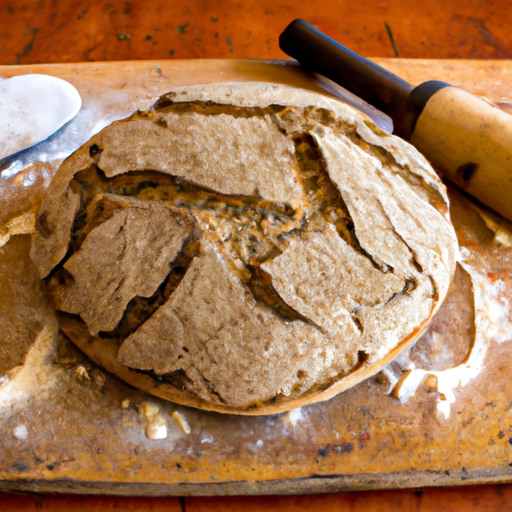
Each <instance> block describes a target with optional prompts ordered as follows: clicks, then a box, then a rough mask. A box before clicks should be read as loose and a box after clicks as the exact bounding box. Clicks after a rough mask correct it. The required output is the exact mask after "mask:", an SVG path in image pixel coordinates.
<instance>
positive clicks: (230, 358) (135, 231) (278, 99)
mask: <svg viewBox="0 0 512 512" xmlns="http://www.w3.org/2000/svg"><path fill="white" fill-rule="evenodd" d="M119 196H131V197H119ZM447 204H448V200H447V196H446V192H445V189H444V186H443V185H442V183H441V182H440V181H439V179H438V178H437V176H436V175H435V173H434V171H433V170H432V168H431V167H430V166H429V165H428V163H427V162H426V161H425V159H424V158H423V157H422V156H421V155H419V154H418V153H417V152H416V151H415V150H414V149H413V148H412V147H411V146H409V145H408V144H407V143H405V142H404V141H402V140H400V139H397V138H396V137H393V136H390V135H388V134H386V133H384V132H382V131H381V130H380V129H378V128H377V127H376V126H374V125H373V124H372V123H371V121H369V120H368V119H367V118H365V117H364V116H363V115H361V114H359V113H358V112H356V111H355V110H353V109H352V108H350V107H348V106H347V105H345V104H342V103H339V102H337V101H335V100H332V99H330V98H327V97H323V96H320V95H318V94H315V93H310V92H306V91H302V90H299V89H294V88H290V87H285V86H276V85H271V84H254V83H246V84H236V85H233V84H216V85H209V86H202V87H190V88H182V89H178V90H175V91H173V92H171V93H169V94H167V95H165V96H163V97H162V98H160V100H159V101H158V102H157V103H156V104H155V105H154V107H153V108H152V109H150V110H149V111H147V112H140V113H137V114H134V115H133V116H132V117H130V118H128V119H126V120H124V121H120V122H117V123H114V124H113V125H111V126H109V127H107V128H105V129H104V130H103V131H102V132H101V133H99V134H98V135H97V136H95V137H93V138H92V139H91V140H90V141H89V142H88V143H87V144H85V145H84V146H83V147H82V148H81V149H79V150H78V151H77V152H76V153H75V154H74V155H72V156H71V157H70V158H69V159H68V160H66V161H65V162H64V163H63V165H62V166H61V168H60V169H59V172H58V173H57V176H56V178H55V180H54V182H53V183H52V187H51V192H50V195H49V197H48V199H47V201H46V203H45V204H44V205H43V207H42V209H41V211H40V212H39V216H38V218H39V222H38V226H37V229H38V233H37V234H36V236H35V237H34V243H33V248H32V256H33V259H34V261H35V262H36V264H37V265H38V267H39V269H40V273H41V276H42V277H43V278H47V279H46V281H47V289H48V291H49V293H50V295H51V296H52V298H53V301H54V304H55V305H56V307H57V308H58V309H59V310H61V311H64V312H66V313H69V314H74V315H80V317H81V318H82V320H83V321H84V322H85V323H86V325H87V327H88V330H89V333H90V334H91V335H93V336H97V335H100V336H101V337H102V338H103V339H104V343H105V344H117V345H118V346H119V353H118V362H119V363H120V364H121V365H123V366H124V367H128V368H132V369H134V370H137V371H144V372H147V373H148V375H153V376H154V377H155V378H157V379H163V381H165V382H167V383H170V384H171V385H173V386H175V387H176V388H177V390H178V392H181V393H182V395H183V399H182V403H194V404H195V403H196V401H195V400H192V399H190V400H188V399H187V397H199V398H200V400H201V401H202V403H204V404H206V407H207V408H208V404H211V408H214V409H217V410H219V409H220V410H226V411H230V410H241V409H242V410H243V409H244V408H265V407H267V406H268V404H270V403H284V402H286V403H289V405H290V408H293V407H294V406H296V404H297V403H298V401H300V398H301V397H302V396H304V395H311V394H315V393H320V392H323V391H325V390H327V389H330V388H332V387H333V386H336V383H338V382H339V381H340V380H342V379H343V378H344V377H345V376H347V375H349V374H350V373H351V372H353V371H354V369H355V368H357V367H358V365H360V364H361V363H362V362H363V361H366V362H370V363H371V362H374V361H376V360H378V359H379V358H381V357H383V356H385V355H386V354H388V353H389V352H390V351H392V350H394V349H395V348H396V347H397V346H398V345H399V344H400V343H401V342H402V341H403V340H405V339H406V338H409V337H411V335H413V334H414V333H415V332H417V331H418V330H419V329H421V328H422V327H423V326H424V325H425V322H426V321H427V320H428V319H429V318H431V316H432V315H433V313H434V311H435V310H436V309H437V308H438V307H439V304H440V302H441V300H442V299H443V298H444V296H445V295H446V292H447V289H448V285H449V281H450V276H451V274H452V273H453V270H454V265H455V259H456V256H457V254H458V251H457V243H456V238H455V234H454V231H453V228H452V226H451V223H450V220H449V217H448V214H447V211H448V209H447ZM47 276H49V277H47ZM71 337H72V338H74V339H75V341H76V336H71ZM178 394H179V393H178ZM173 396H174V395H173Z"/></svg>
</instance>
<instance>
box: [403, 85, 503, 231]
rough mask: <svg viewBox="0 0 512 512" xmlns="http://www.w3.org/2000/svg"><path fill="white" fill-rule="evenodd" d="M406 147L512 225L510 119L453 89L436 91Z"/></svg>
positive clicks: (447, 88) (419, 118) (489, 106)
mask: <svg viewBox="0 0 512 512" xmlns="http://www.w3.org/2000/svg"><path fill="white" fill-rule="evenodd" d="M410 142H411V143H412V144H413V145H414V146H416V148H418V149H419V150H420V151H421V152H422V153H423V154H424V155H425V156H426V157H427V158H428V159H429V160H430V161H431V162H432V165H434V167H436V168H437V169H438V170H439V171H441V172H442V173H443V174H444V175H445V177H446V178H447V179H448V180H450V181H452V182H453V183H455V184H456V185H458V186H460V187H461V188H462V189H464V190H466V191H467V192H468V194H470V195H472V196H474V197H476V198H477V199H479V200H480V201H481V202H482V203H484V204H485V205H487V206H489V207H490V208H492V209H493V210H495V211H496V212H498V213H500V214H501V215H503V217H505V218H507V219H508V220H510V221H512V116H511V115H509V114H507V113H506V112H503V111H502V110H500V109H499V108H497V107H495V106H493V105H491V104H489V103H487V102H486V101H484V100H482V99H480V98H477V97H476V96H473V95H472V94H470V93H468V92H465V91H463V90H461V89H457V88H456V87H445V88H442V89H440V90H439V91H437V92H436V93H435V94H434V95H433V96H432V97H431V98H430V99H429V100H428V102H427V103H426V105H425V107H424V109H423V111H422V113H421V115H420V116H419V117H418V120H417V122H416V126H415V128H414V131H413V133H412V135H411V137H410Z"/></svg>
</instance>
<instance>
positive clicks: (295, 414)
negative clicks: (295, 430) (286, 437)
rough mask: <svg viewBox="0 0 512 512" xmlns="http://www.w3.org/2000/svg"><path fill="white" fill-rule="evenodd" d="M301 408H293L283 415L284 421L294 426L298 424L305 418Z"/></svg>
mask: <svg viewBox="0 0 512 512" xmlns="http://www.w3.org/2000/svg"><path fill="white" fill-rule="evenodd" d="M303 419H304V416H302V411H301V408H300V407H299V408H298V409H292V410H291V411H289V412H287V413H286V414H285V415H284V416H283V421H288V422H289V423H290V424H291V425H292V426H293V427H295V426H296V425H297V423H298V422H299V421H300V420H303Z"/></svg>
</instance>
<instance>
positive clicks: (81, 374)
mask: <svg viewBox="0 0 512 512" xmlns="http://www.w3.org/2000/svg"><path fill="white" fill-rule="evenodd" d="M75 373H76V374H77V375H78V378H79V379H80V380H84V379H85V380H91V378H90V377H89V374H88V373H87V368H86V367H85V366H82V365H79V366H77V367H76V368H75Z"/></svg>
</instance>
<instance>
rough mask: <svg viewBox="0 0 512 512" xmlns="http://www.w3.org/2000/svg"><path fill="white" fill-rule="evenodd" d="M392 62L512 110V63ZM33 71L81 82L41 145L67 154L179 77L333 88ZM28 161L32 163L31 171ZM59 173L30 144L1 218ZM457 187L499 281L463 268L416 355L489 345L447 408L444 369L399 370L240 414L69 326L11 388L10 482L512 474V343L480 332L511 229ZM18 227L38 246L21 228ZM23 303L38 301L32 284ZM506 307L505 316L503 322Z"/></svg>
mask: <svg viewBox="0 0 512 512" xmlns="http://www.w3.org/2000/svg"><path fill="white" fill-rule="evenodd" d="M378 62H379V63H380V64H382V65H384V66H385V67H386V68H388V69H390V70H391V71H393V72H395V73H397V74H399V75H400V76H402V77H403V78H405V79H406V80H408V81H410V82H411V83H412V84H417V83H419V82H422V81H424V80H427V79H440V80H445V81H448V82H451V83H453V84H454V85H459V86H462V87H464V88H466V89H468V90H470V91H471V92H474V93H476V94H479V95H482V96H485V97H487V98H488V99H490V100H491V101H493V102H495V103H497V104H498V105H499V106H500V107H502V108H504V109H505V110H510V111H512V91H510V89H509V85H508V84H510V83H512V63H510V62H508V61H507V62H505V61H503V62H502V61H496V62H492V61H486V62H482V61H429V60H415V61H412V60H385V59H379V60H378ZM23 73H47V74H51V75H54V76H57V77H60V78H64V79H65V80H68V81H69V82H71V83H72V84H73V85H75V87H77V89H78V90H79V92H80V94H81V96H82V99H83V103H84V107H83V109H82V111H81V113H80V114H79V116H78V117H77V118H76V119H75V121H74V122H73V123H74V124H71V125H68V126H67V127H66V128H65V129H64V132H63V133H61V134H59V135H57V136H56V137H54V138H53V139H52V141H50V143H49V145H47V146H43V147H42V148H40V149H39V150H38V153H37V155H39V156H41V155H42V154H44V153H45V151H46V150H48V152H49V153H51V152H52V151H53V152H54V154H55V151H56V147H59V146H60V148H61V149H62V150H63V153H66V152H69V151H72V150H73V149H75V147H77V144H79V143H82V142H85V140H87V138H88V136H89V135H90V133H91V132H93V131H96V130H98V129H100V128H101V127H102V126H104V125H105V124H107V123H109V122H111V121H113V120H114V119H117V118H121V117H125V116H127V115H129V114H130V113H131V112H132V111H134V110H136V109H138V108H146V107H148V106H149V105H151V103H153V102H154V101H155V99H156V98H157V97H158V96H159V95H160V94H162V93H164V92H166V91H168V90H170V89H172V88H173V87H176V86H180V85H185V84H199V83H211V82H220V81H222V82H232V81H247V80H252V81H272V82H278V83H286V84H291V85H296V86H301V87H306V88H310V89H314V90H320V85H319V83H318V82H317V81H315V80H314V79H313V78H312V77H310V76H308V75H306V74H304V73H302V72H301V71H300V70H299V69H298V68H297V67H296V66H294V65H292V64H290V63H286V62H278V61H273V62H258V61H239V60H229V61H227V60H223V61H217V60H199V61H158V62H123V63H88V64H56V65H33V66H19V67H8V66H4V67H0V77H9V76H13V75H15V74H23ZM21 161H23V162H24V165H28V168H27V169H26V170H25V171H22V172H17V171H16V165H18V164H19V163H20V162H21ZM52 172H54V166H53V165H52V164H51V163H41V162H35V163H34V162H33V161H31V157H30V155H29V156H27V155H21V156H20V157H19V158H18V160H16V159H15V160H10V161H7V162H3V163H2V166H1V167H0V173H1V176H2V178H1V179H0V221H1V220H3V219H5V218H7V217H8V215H9V212H11V211H13V210H14V209H15V207H16V205H18V204H21V203H22V202H26V204H30V200H31V197H33V195H34V194H35V193H36V192H37V191H38V190H40V189H41V188H42V187H44V186H46V184H47V182H48V180H49V176H50V175H51V173H52ZM451 197H452V204H453V206H452V217H453V221H454V224H455V227H456V230H457V234H458V236H459V240H460V243H461V246H463V248H464V249H463V251H462V253H463V258H464V261H465V264H466V265H467V266H470V267H471V268H472V269H473V270H474V272H475V273H477V274H478V275H479V276H482V280H481V281H479V282H484V281H485V283H486V286H488V287H490V288H489V289H490V292H489V290H483V291H482V290H481V289H479V288H478V286H477V285H476V284H475V283H476V281H473V285H472V281H471V276H470V273H468V271H467V269H466V270H464V269H463V268H462V267H460V268H459V270H458V271H457V273H456V275H455V278H454V283H453V285H452V288H451V291H450V295H449V297H448V299H447V300H446V302H445V304H444V305H443V307H442V308H441V310H440V312H439V313H438V315H437V316H436V318H435V319H434V322H433V323H432V325H431V327H430V329H429V332H427V334H426V335H425V336H424V337H423V338H422V339H421V340H420V341H419V342H418V343H417V344H416V346H415V348H414V349H413V350H412V351H411V353H410V354H409V355H408V356H407V357H408V359H407V361H406V363H407V364H408V362H410V361H413V362H414V363H415V364H416V366H417V367H423V368H426V369H428V370H429V371H432V370H443V369H447V368H451V367H453V366H456V365H459V364H461V363H463V362H464V361H465V360H466V359H467V357H468V354H469V351H470V349H471V347H472V346H473V345H475V343H477V342H479V343H480V346H484V348H485V349H486V354H485V358H484V359H483V361H484V363H483V366H482V368H481V370H480V371H479V372H477V374H475V375H476V376H474V377H473V378H472V379H471V380H470V381H469V383H467V384H466V385H465V386H463V387H460V388H457V389H455V391H454V393H455V402H454V403H453V404H452V405H451V407H450V408H449V416H448V417H447V418H446V417H445V414H443V413H441V412H440V411H439V410H438V408H437V407H436V405H437V400H438V398H439V393H438V392H437V391H435V385H434V384H435V383H434V384H433V383H432V380H430V381H429V380H428V379H427V382H426V383H425V382H423V383H422V384H420V386H419V388H418V391H417V392H416V394H415V395H414V396H413V397H412V398H410V399H409V400H408V401H407V402H406V403H400V402H399V401H398V400H397V399H395V398H393V397H392V396H391V395H388V394H387V392H388V388H389V383H388V382H387V381H386V379H385V378H384V377H383V376H382V375H380V376H377V377H374V378H371V379H369V380H367V381H366V382H363V383H362V384H360V385H358V386H356V387H355V388H352V389H351V390H348V391H346V392H344V393H342V394H341V395H338V396H337V397H336V398H334V399H332V400H330V401H328V402H325V403H320V404H315V405H312V406H307V407H303V408H302V409H300V410H299V411H296V412H293V413H287V414H282V415H274V416H267V417H237V416H230V415H220V414H216V413H208V412H202V411H196V410H193V409H189V408H186V407H181V406H176V405H174V404H171V403H166V402H164V401H162V400H159V399H156V398H153V397H149V396H148V395H145V394H144V393H142V392H140V391H137V390H135V389H133V388H131V387H130V386H128V385H126V384H124V383H123V382H121V381H120V380H119V379H117V378H116V377H114V376H112V375H109V374H108V373H107V372H105V371H104V370H102V369H101V368H99V367H97V366H96V365H95V364H94V363H92V362H91V361H89V360H88V359H87V358H86V357H85V356H83V355H81V354H80V353H79V352H78V351H77V350H76V349H74V348H73V347H72V346H71V344H69V342H67V341H66V340H65V339H64V338H62V337H58V338H57V339H56V340H53V339H52V340H50V341H48V342H47V341H44V342H43V341H41V340H39V341H37V340H36V341H35V344H34V346H33V347H32V348H31V349H30V350H31V352H29V356H28V358H27V361H28V363H27V364H26V368H25V370H22V371H21V372H20V373H19V374H18V377H15V379H18V384H17V387H16V386H15V387H14V388H12V387H11V388H9V389H11V391H10V392H9V393H7V392H6V389H8V384H9V383H7V384H5V382H4V385H3V386H2V387H0V431H1V432H2V433H3V435H2V436H1V437H0V490H31V491H53V492H76V493H101V494H117V495H180V496H184V495H218V494H278V493H279V494H286V493H290V494H292V493H302V494H304V493H309V492H329V491H340V490H359V489H379V488H394V487H416V486H435V485H463V484H468V483H483V482H506V481H512V414H511V408H512V383H511V380H510V378H509V373H510V372H509V368H510V367H512V342H510V341H506V339H507V336H506V333H505V335H504V334H503V332H499V331H500V329H497V328H495V327H496V325H494V327H493V325H488V326H487V327H488V329H487V330H485V332H483V331H482V332H481V331H479V330H475V316H478V314H479V309H478V308H476V306H475V304H476V303H477V302H475V301H477V299H478V297H480V299H479V300H481V299H482V296H486V295H485V294H486V293H487V292H489V293H491V292H492V294H491V295H492V297H491V295H489V294H488V295H489V297H491V299H492V300H494V301H495V303H492V301H491V302H489V301H488V302H489V303H488V304H487V303H486V304H485V306H486V307H487V310H486V311H487V313H489V312H490V313H493V312H495V313H496V314H495V315H494V316H495V318H498V320H493V321H495V322H497V323H500V325H498V327H500V328H501V327H503V328H505V327H507V325H508V324H507V322H506V321H504V318H506V317H507V314H508V313H510V311H509V309H508V308H509V301H510V300H511V299H512V276H511V274H512V272H511V270H512V249H511V248H510V247H509V243H508V240H509V239H508V238H507V236H508V235H507V233H508V232H507V230H506V227H507V226H503V227H500V228H499V229H498V231H497V232H496V233H498V235H500V236H496V233H495V231H496V226H497V225H496V224H493V223H492V219H491V220H489V218H487V223H486V222H485V221H484V217H485V215H484V217H482V216H481V215H480V214H479V213H478V212H477V211H476V210H475V209H474V208H473V206H472V205H471V203H470V202H469V201H468V199H467V198H466V197H465V196H464V195H463V194H462V193H460V192H458V191H455V190H451ZM20 240H21V241H20V242H19V243H20V244H23V243H26V241H23V240H24V238H23V237H20ZM1 257H2V255H0V259H1ZM20 265H24V267H23V268H24V269H26V272H27V274H28V273H30V261H29V259H28V256H27V257H26V259H25V260H23V258H22V259H20ZM3 279H6V277H5V276H4V278H3ZM0 285H2V286H4V285H5V282H4V283H0ZM18 292H19V290H18ZM13 293H14V292H13ZM475 297H477V299H475ZM491 299H489V300H491ZM15 300H20V301H22V300H25V299H24V298H23V297H21V296H20V293H18V294H17V295H16V296H14V295H13V301H15ZM27 300H28V299H27ZM499 314H502V315H503V314H504V315H505V316H502V317H501V319H500V318H499ZM509 316H510V315H509ZM480 321H482V318H480ZM481 323H482V322H481ZM501 324H503V325H501ZM505 324H507V325H505ZM502 331H503V329H502ZM498 332H499V336H498V335H497V334H496V333H498ZM479 336H480V338H479ZM493 337H501V341H502V342H501V343H496V342H494V340H493ZM510 337H512V333H511V336H510ZM476 338H478V339H476ZM1 343H2V341H0V355H2V354H3V352H2V345H1ZM482 357H483V356H482ZM395 370H396V368H395ZM20 375H21V377H20ZM13 382H14V380H13ZM0 384H1V383H0ZM427 384H428V385H427ZM12 389H14V391H12ZM144 402H149V403H151V404H154V405H155V406H157V407H158V408H159V409H160V411H161V413H162V414H163V415H164V416H165V417H167V418H168V437H167V438H166V439H161V440H153V441H152V440H149V439H148V438H147V437H146V435H145V427H146V422H145V420H144V419H143V418H142V417H141V416H140V415H139V409H141V404H143V403H144ZM173 412H179V413H180V414H181V415H182V417H183V418H185V419H186V422H187V423H188V425H189V426H190V432H189V433H186V432H185V430H186V429H183V428H181V427H180V425H179V422H177V421H176V420H175V419H173V417H172V416H171V414H172V413H173Z"/></svg>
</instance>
